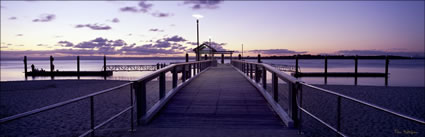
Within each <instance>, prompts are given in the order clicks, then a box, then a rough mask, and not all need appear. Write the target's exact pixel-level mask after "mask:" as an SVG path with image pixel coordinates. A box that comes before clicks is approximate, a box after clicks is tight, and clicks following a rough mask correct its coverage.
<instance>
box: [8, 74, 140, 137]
mask: <svg viewBox="0 0 425 137" xmlns="http://www.w3.org/2000/svg"><path fill="white" fill-rule="evenodd" d="M132 84H133V83H132V82H128V83H125V84H122V85H119V86H116V87H112V88H109V89H105V90H101V91H98V92H95V93H91V94H88V95H85V96H81V97H77V98H74V99H70V100H66V101H62V102H59V103H56V104H52V105H48V106H45V107H41V108H38V109H34V110H31V111H27V112H24V113H20V114H16V115H13V116H9V117H5V118H2V119H0V124H5V123H8V122H11V121H15V120H18V119H21V118H25V117H29V116H32V115H35V114H38V113H41V112H45V111H48V110H52V109H55V108H59V107H62V106H65V105H69V104H72V103H76V102H78V101H81V100H85V99H90V130H88V131H86V132H84V133H83V134H81V135H80V137H84V136H87V135H88V134H91V136H94V132H95V130H96V129H99V128H101V127H103V126H104V125H106V124H107V123H109V122H111V121H112V120H114V119H116V118H117V117H119V116H121V115H122V114H124V113H125V112H127V111H131V114H130V115H131V120H130V121H133V111H134V109H133V108H134V105H133V104H134V103H133V89H132V88H130V92H129V93H130V99H129V100H130V102H131V103H130V106H128V107H126V108H124V109H123V110H121V111H120V112H119V113H117V114H115V115H114V116H112V117H110V118H109V119H107V120H106V121H103V122H101V123H100V124H98V125H95V115H94V112H95V109H94V97H95V96H98V95H101V94H105V93H108V92H111V91H116V90H118V89H121V88H124V87H127V86H129V85H132ZM130 125H131V130H132V131H133V130H134V125H133V122H131V123H130Z"/></svg>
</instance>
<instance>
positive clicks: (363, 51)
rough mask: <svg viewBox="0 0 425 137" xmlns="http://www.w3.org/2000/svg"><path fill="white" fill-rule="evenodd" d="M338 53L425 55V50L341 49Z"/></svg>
mask: <svg viewBox="0 0 425 137" xmlns="http://www.w3.org/2000/svg"><path fill="white" fill-rule="evenodd" d="M336 54H344V55H361V56H366V55H394V56H419V57H423V56H424V54H425V52H408V51H404V52H403V51H383V50H340V51H337V52H336Z"/></svg>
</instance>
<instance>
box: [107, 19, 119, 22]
mask: <svg viewBox="0 0 425 137" xmlns="http://www.w3.org/2000/svg"><path fill="white" fill-rule="evenodd" d="M108 21H111V22H112V23H119V22H120V20H119V19H118V18H113V19H112V20H108Z"/></svg>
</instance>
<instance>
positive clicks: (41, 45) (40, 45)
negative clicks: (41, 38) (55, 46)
mask: <svg viewBox="0 0 425 137" xmlns="http://www.w3.org/2000/svg"><path fill="white" fill-rule="evenodd" d="M37 46H39V47H43V46H49V45H47V44H37Z"/></svg>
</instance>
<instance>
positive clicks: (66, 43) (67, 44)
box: [58, 41, 74, 47]
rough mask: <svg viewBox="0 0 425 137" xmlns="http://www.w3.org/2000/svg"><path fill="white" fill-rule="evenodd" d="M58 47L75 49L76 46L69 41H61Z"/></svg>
mask: <svg viewBox="0 0 425 137" xmlns="http://www.w3.org/2000/svg"><path fill="white" fill-rule="evenodd" d="M58 46H62V47H73V46H74V44H73V43H72V42H69V41H59V42H58Z"/></svg>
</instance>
